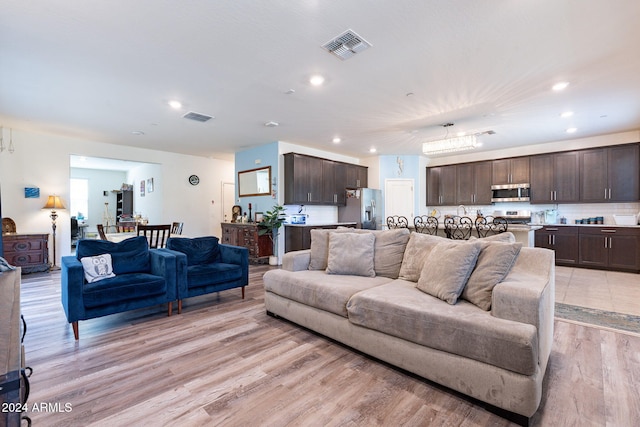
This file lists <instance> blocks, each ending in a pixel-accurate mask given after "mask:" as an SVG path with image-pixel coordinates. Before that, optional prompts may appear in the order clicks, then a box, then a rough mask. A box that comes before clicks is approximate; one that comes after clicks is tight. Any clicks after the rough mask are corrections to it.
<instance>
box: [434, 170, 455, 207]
mask: <svg viewBox="0 0 640 427" xmlns="http://www.w3.org/2000/svg"><path fill="white" fill-rule="evenodd" d="M456 197H457V196H456V165H451V166H437V167H433V168H427V206H443V205H455V204H457V203H456Z"/></svg>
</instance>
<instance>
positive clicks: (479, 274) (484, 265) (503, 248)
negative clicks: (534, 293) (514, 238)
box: [462, 239, 522, 311]
mask: <svg viewBox="0 0 640 427" xmlns="http://www.w3.org/2000/svg"><path fill="white" fill-rule="evenodd" d="M483 240H484V239H479V240H478V241H477V242H478V244H480V245H481V251H480V253H479V254H478V261H477V262H476V266H475V268H474V269H473V272H472V273H471V276H470V277H469V280H468V281H467V285H466V286H465V288H464V290H463V291H462V298H463V299H465V300H467V301H469V302H470V303H472V304H475V305H477V306H478V307H480V308H481V309H483V310H485V311H488V310H489V309H490V308H491V294H492V292H493V288H494V287H495V286H496V285H497V284H498V283H500V282H502V280H504V278H505V277H506V276H507V274H509V271H511V267H513V264H515V262H516V259H517V258H518V254H520V249H522V243H501V242H496V241H491V242H489V241H486V242H483Z"/></svg>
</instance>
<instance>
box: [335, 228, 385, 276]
mask: <svg viewBox="0 0 640 427" xmlns="http://www.w3.org/2000/svg"><path fill="white" fill-rule="evenodd" d="M375 240H376V238H375V237H374V235H373V234H371V233H367V234H358V233H331V234H330V235H329V256H328V260H327V270H326V271H327V274H345V275H353V276H366V277H375V275H376V272H375V270H374V269H373V244H374V243H375Z"/></svg>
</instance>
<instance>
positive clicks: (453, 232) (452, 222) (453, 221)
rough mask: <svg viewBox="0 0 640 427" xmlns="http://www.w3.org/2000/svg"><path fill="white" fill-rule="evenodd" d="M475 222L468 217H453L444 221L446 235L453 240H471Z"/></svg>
mask: <svg viewBox="0 0 640 427" xmlns="http://www.w3.org/2000/svg"><path fill="white" fill-rule="evenodd" d="M472 230H473V221H472V220H471V218H469V217H467V216H453V217H447V218H445V219H444V234H445V235H446V236H447V238H449V239H453V240H469V238H470V237H471V231H472Z"/></svg>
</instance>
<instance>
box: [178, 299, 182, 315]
mask: <svg viewBox="0 0 640 427" xmlns="http://www.w3.org/2000/svg"><path fill="white" fill-rule="evenodd" d="M178 314H182V300H181V299H179V300H178Z"/></svg>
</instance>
